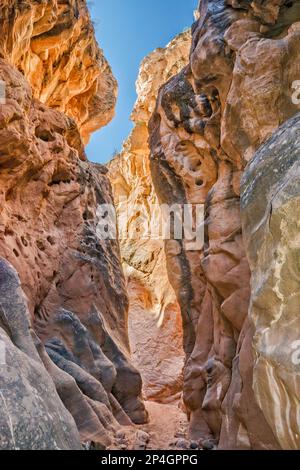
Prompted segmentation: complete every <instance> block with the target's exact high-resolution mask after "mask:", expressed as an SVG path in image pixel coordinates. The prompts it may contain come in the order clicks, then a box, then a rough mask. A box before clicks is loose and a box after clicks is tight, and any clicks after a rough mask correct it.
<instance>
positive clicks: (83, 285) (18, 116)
mask: <svg viewBox="0 0 300 470" xmlns="http://www.w3.org/2000/svg"><path fill="white" fill-rule="evenodd" d="M21 3H22V4H21ZM21 3H20V2H0V5H1V8H2V10H1V13H3V15H4V16H3V17H2V16H1V27H0V31H1V41H2V42H3V43H4V45H2V46H1V47H2V49H1V50H2V52H1V54H2V55H3V56H4V58H1V59H0V79H1V80H2V81H3V82H5V85H6V101H5V103H4V104H1V105H0V187H1V190H0V200H1V209H0V255H1V257H2V258H3V259H4V260H5V261H3V266H4V268H5V269H4V268H3V270H2V271H1V276H3V279H2V278H1V282H2V283H3V285H4V286H5V285H6V284H5V282H7V280H6V271H5V270H7V272H8V273H10V272H11V270H12V268H11V266H13V267H14V269H15V270H16V272H17V274H18V276H19V278H20V286H19V284H18V281H17V280H16V278H17V274H16V272H15V271H13V273H14V274H13V276H14V281H13V284H14V286H16V287H15V289H16V294H14V293H11V294H10V292H6V291H5V287H3V289H2V291H1V300H0V302H1V310H0V318H1V320H0V331H1V339H2V343H1V344H3V341H4V343H5V350H6V351H8V353H7V355H6V356H5V357H6V359H5V361H4V362H1V373H0V382H1V386H0V389H2V382H3V380H4V381H5V383H4V385H3V386H4V388H5V389H6V392H5V395H4V398H3V400H4V401H5V403H4V404H3V406H1V412H0V417H1V418H0V422H1V430H0V447H10V448H18V447H22V448H31V447H32V448H48V447H51V448H54V447H59V448H68V447H69V448H75V447H77V446H79V437H78V432H77V430H76V426H77V429H78V431H79V434H80V441H81V442H88V443H91V442H92V443H94V444H93V445H95V446H96V447H98V448H103V447H107V446H109V445H110V444H111V442H112V436H113V433H114V432H115V431H116V430H117V429H118V428H119V427H120V426H121V425H128V424H131V423H132V422H135V423H143V422H146V420H147V412H146V411H145V408H144V405H143V403H142V401H141V399H140V394H141V388H142V381H141V377H140V374H139V373H138V371H137V370H136V369H135V368H134V367H133V366H132V365H131V363H130V361H129V348H128V333H127V310H128V298H127V294H126V286H125V279H124V275H123V272H122V267H121V263H120V253H119V247H118V241H117V240H103V239H102V238H101V237H100V236H99V233H98V231H97V224H98V220H99V216H98V212H97V208H98V206H99V205H100V204H102V203H108V204H112V203H113V201H112V195H111V188H110V183H109V181H108V179H107V177H106V172H107V170H106V169H105V168H104V167H102V166H101V165H97V164H91V163H89V162H88V161H87V160H86V156H85V152H84V147H83V143H82V140H81V135H82V136H83V137H84V136H85V132H86V129H91V128H90V127H86V124H87V123H91V120H90V119H91V116H94V117H96V116H98V114H99V116H100V115H101V116H102V118H103V122H105V121H106V120H107V119H108V115H106V111H105V110H104V111H103V112H102V111H101V109H100V108H99V106H98V105H99V100H102V99H103V100H105V99H106V98H105V94H102V92H101V93H100V95H99V94H98V91H97V89H96V88H97V87H96V88H95V87H93V86H92V88H90V86H91V85H92V83H94V85H95V84H96V83H98V81H99V83H102V82H103V85H105V83H106V82H105V78H104V77H103V76H101V74H100V69H99V68H97V67H98V65H99V60H100V62H101V58H100V57H99V56H98V55H99V54H100V52H99V50H98V48H97V45H96V43H95V40H94V36H93V34H92V27H91V25H90V23H89V17H88V15H87V10H86V6H85V2H82V1H81V2H78V1H67V2H56V1H54V2H53V1H50V0H49V1H42V2H21ZM13 7H15V8H13ZM3 18H4V20H3ZM8 18H10V22H8ZM12 20H14V21H12ZM43 22H45V23H43ZM53 22H54V23H53ZM65 22H66V23H65ZM85 22H86V23H85ZM37 23H38V24H37ZM50 26H51V27H50ZM8 27H9V29H6V28H8ZM35 28H36V29H35ZM66 28H67V30H66ZM33 30H34V31H35V32H34V33H33ZM76 31H77V33H78V34H79V36H82V40H84V41H87V43H85V42H84V43H82V42H81V40H80V38H79V37H78V38H77V39H76V41H79V42H78V44H77V42H76V44H77V45H75V44H74V42H72V41H73V39H72V38H75V37H76V34H77V33H76ZM74 35H75V36H74ZM40 36H42V37H40ZM36 37H39V41H38V42H37V45H36V47H39V48H40V49H39V51H40V54H42V51H43V55H42V57H43V58H42V59H41V60H42V62H43V64H44V67H45V71H44V72H43V73H45V77H48V78H49V80H50V82H51V85H50V83H48V82H47V80H46V78H44V79H43V80H42V82H43V84H44V85H45V86H46V82H47V83H48V85H49V89H48V91H47V93H48V95H47V99H43V98H42V94H43V93H44V91H45V89H46V88H45V89H44V91H42V90H43V87H42V88H41V87H40V82H39V81H38V80H37V79H34V78H33V77H31V78H30V73H29V72H30V71H31V72H32V73H33V72H34V71H35V73H38V74H39V75H40V74H41V73H42V72H39V71H40V67H41V63H40V62H39V60H38V57H36V54H37V50H36V49H35V48H34V46H33V44H35V40H34V39H33V38H36ZM12 38H14V39H15V42H14V41H12ZM42 38H44V40H45V41H42ZM21 39H22V41H21ZM74 40H75V39H74ZM19 42H20V44H19ZM38 44H39V46H38ZM53 44H55V47H54V46H53V48H52V45H53ZM25 46H26V47H25ZM18 47H19V49H18ZM66 47H71V49H72V51H73V52H72V53H71V54H70V55H68V53H67V52H68V49H65V48H66ZM78 48H79V49H80V52H78V51H79V49H78ZM77 49H78V51H77V52H78V53H75V52H76V50H77ZM21 50H22V53H21ZM52 53H53V54H54V56H55V57H56V59H55V60H56V62H55V64H56V66H57V70H60V73H61V74H62V68H63V67H64V68H63V70H64V71H65V73H66V74H67V76H65V75H61V79H59V78H57V79H54V77H52V78H51V74H49V71H48V67H50V68H51V67H52V68H53V67H54V62H53V57H52V55H51V54H52ZM21 54H23V56H22V57H21ZM60 54H62V55H60ZM83 56H84V57H83ZM39 57H40V56H39ZM50 57H52V58H51V59H50ZM97 57H98V58H97ZM66 58H67V59H68V60H69V61H70V62H67V63H65V62H64V65H63V64H62V63H61V62H60V61H61V60H62V61H65V60H67V59H66ZM83 59H84V60H86V61H87V62H88V63H87V70H86V71H84V64H82V60H83ZM84 60H83V61H84ZM103 61H104V59H103ZM44 62H45V63H44ZM103 63H104V62H103ZM68 64H69V66H70V69H73V68H74V73H75V72H76V73H75V75H76V77H77V79H79V82H80V87H82V88H80V89H79V88H76V84H73V85H74V86H73V85H72V80H71V78H70V77H71V75H68V73H69V72H70V73H71V70H69V68H68ZM93 64H94V65H93ZM97 64H98V65H97ZM95 67H96V68H95ZM17 68H19V69H20V71H19V70H17ZM54 68H55V67H54ZM90 68H91V70H90ZM80 70H82V73H83V75H80ZM21 72H23V73H21ZM90 72H91V73H92V77H93V80H92V79H90V80H89V79H88V77H87V75H86V73H90ZM25 76H26V77H27V78H29V79H30V81H31V85H32V86H33V88H31V87H30V84H29V83H28V81H27V79H26V77H25ZM55 76H56V75H55ZM108 76H109V77H110V78H109V80H110V81H111V82H112V83H114V79H113V78H112V76H111V73H110V72H109V74H108ZM57 80H58V82H64V83H65V86H66V87H67V88H69V89H70V90H73V92H74V95H73V97H74V99H75V101H73V105H74V108H73V105H72V106H71V104H70V102H69V101H68V102H67V101H65V98H66V95H65V94H64V93H65V88H64V87H58V88H57V83H58V82H57ZM64 80H66V82H65V81H64ZM86 80H87V81H86ZM85 83H86V84H88V88H85ZM35 85H36V88H35ZM105 86H106V85H105ZM59 90H60V91H59ZM45 93H46V92H45ZM47 93H46V94H47ZM60 93H62V94H61V101H60V102H59V100H58V101H57V98H56V96H60ZM82 93H83V94H82ZM113 93H114V87H112V88H110V91H109V95H110V96H112V94H113ZM34 95H35V96H34ZM83 95H84V96H85V98H86V101H85V100H83V101H82V99H83ZM87 95H89V97H88V96H87ZM76 97H77V98H76ZM37 98H41V99H43V101H44V102H45V103H47V104H43V103H41V101H40V100H38V99H37ZM51 100H54V101H55V103H57V106H56V105H54V104H53V103H54V101H51ZM67 103H68V104H67ZM75 103H77V104H78V107H79V108H80V109H81V111H82V112H83V114H81V111H80V112H79V114H76V113H77V111H78V109H79V108H76V106H75ZM84 103H85V104H87V108H86V109H85V110H84V109H83V108H84V107H83V104H84ZM49 105H51V106H52V105H53V107H54V108H56V107H57V108H60V109H63V110H64V111H65V112H66V113H67V114H68V115H66V114H62V113H61V112H60V111H58V110H57V109H52V108H50V107H49ZM68 106H70V108H68ZM71 109H73V110H74V113H75V114H74V117H75V118H76V121H77V124H78V125H79V126H80V128H81V135H80V132H79V130H78V127H77V124H76V122H75V120H74V119H73V118H72V117H70V116H71V115H72V112H71V111H70V110H71ZM87 110H89V112H87ZM101 113H102V114H101ZM83 115H85V117H84V118H83ZM102 118H101V119H102ZM101 122H102V121H101V120H99V119H98V118H97V120H96V121H95V123H96V124H97V127H98V126H99V125H100V124H101ZM87 126H90V124H87ZM1 266H2V265H1ZM21 290H22V291H21ZM22 292H23V293H22ZM14 295H15V296H16V295H18V296H19V297H20V299H21V300H20V302H19V301H18V300H17V299H18V298H17V297H16V299H15V300H14V302H15V303H18V305H19V304H20V305H19V308H20V313H19V317H20V318H21V317H22V316H24V322H25V317H26V318H27V317H28V319H27V320H26V321H27V322H28V324H29V325H30V328H31V333H32V337H33V338H34V344H35V346H33V342H32V339H31V335H30V334H29V332H28V325H25V324H24V325H25V326H24V327H23V328H22V329H21V330H19V329H18V321H19V320H18V319H15V317H14V315H16V311H15V309H14V303H12V305H11V307H10V308H9V309H6V307H5V306H6V304H8V303H9V301H10V298H13V297H14ZM24 296H25V297H24ZM24 299H26V300H24ZM21 303H22V305H21ZM26 304H27V305H26ZM3 305H4V307H5V308H4V307H3ZM7 308H8V307H7ZM27 313H28V314H27ZM26 332H27V333H26ZM25 333H26V334H25ZM17 349H19V351H18V350H17ZM36 351H38V353H39V354H37V352H36ZM13 355H15V357H16V358H20V359H18V362H19V364H18V363H17V364H16V365H15V369H12V372H11V376H12V377H13V378H10V376H8V374H9V372H6V371H7V369H9V368H10V367H11V360H12V356H13ZM28 356H29V357H28ZM39 357H40V359H39ZM26 361H27V363H26ZM42 363H43V365H44V366H42ZM2 369H3V371H4V373H2ZM50 376H51V377H52V381H53V382H51V378H50ZM39 377H40V380H39ZM6 379H7V380H6ZM10 380H15V384H14V383H13V382H10ZM35 380H37V382H38V385H37V386H36V387H37V388H36V389H34V388H33V383H34V381H35ZM53 383H54V385H55V387H54V385H53ZM24 384H26V386H25V385H24ZM15 385H18V386H19V385H20V389H19V391H17V390H14V387H15ZM55 388H56V391H55ZM22 390H24V393H23V391H22ZM45 394H47V398H45ZM7 395H8V396H11V397H14V399H15V402H14V404H13V407H12V402H11V399H10V398H9V399H7ZM58 395H59V397H60V399H59V398H58ZM60 400H61V401H60ZM23 401H26V407H24V411H23V412H19V409H20V407H21V406H22V403H23ZM56 402H57V405H56V407H55V403H56ZM63 404H64V406H65V408H64V406H63ZM67 410H69V412H70V413H71V415H72V416H73V418H74V420H73V419H72V417H71V416H70V415H69V414H68V412H67ZM26 419H28V426H29V428H27V421H26ZM38 420H41V425H40V427H38V423H37V422H38ZM74 421H75V423H76V426H75V424H74ZM24 427H25V429H31V427H32V429H33V428H34V427H37V431H36V433H34V432H33V433H32V440H31V439H30V435H29V434H26V436H24V435H23V433H24V431H22V429H21V428H24ZM19 429H21V431H20V433H19V431H18V430H19ZM51 429H52V431H51ZM9 433H10V434H11V435H10V434H9ZM39 433H40V434H39ZM50 435H51V436H52V437H51V436H50ZM14 436H15V437H14ZM39 436H40V437H39ZM14 439H15V440H14Z"/></svg>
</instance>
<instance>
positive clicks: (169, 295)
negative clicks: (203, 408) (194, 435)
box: [108, 31, 191, 402]
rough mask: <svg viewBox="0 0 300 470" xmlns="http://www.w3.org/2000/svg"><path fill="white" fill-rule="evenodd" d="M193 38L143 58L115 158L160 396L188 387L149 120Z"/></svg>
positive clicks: (132, 285)
mask: <svg viewBox="0 0 300 470" xmlns="http://www.w3.org/2000/svg"><path fill="white" fill-rule="evenodd" d="M190 46H191V33H190V31H186V32H184V33H181V34H180V35H178V36H177V37H176V38H175V39H173V41H171V42H170V44H168V45H167V46H166V48H160V49H157V50H155V51H154V52H152V53H151V54H150V55H149V56H148V57H146V58H145V59H144V60H143V62H142V63H141V67H140V72H139V76H138V79H137V83H136V86H137V94H138V98H137V102H136V104H135V107H134V110H133V112H132V116H131V119H132V121H133V122H134V129H133V130H132V132H131V135H130V136H129V137H128V139H127V140H126V142H125V143H124V147H123V151H122V152H121V154H120V155H118V156H116V157H115V158H114V160H112V161H111V162H110V164H109V165H108V167H109V173H108V176H109V178H110V180H111V183H112V189H113V194H114V200H115V204H116V210H117V217H118V227H119V236H120V249H121V256H122V262H123V267H124V272H125V276H126V278H127V288H128V295H129V315H128V321H129V336H130V343H131V352H132V357H133V361H134V363H135V365H136V367H137V368H138V369H139V370H140V371H141V374H142V378H143V386H144V387H143V392H144V395H145V397H146V398H147V399H152V400H156V401H160V402H168V401H172V400H174V399H176V398H179V396H180V394H181V391H182V368H183V362H184V353H183V349H182V325H181V316H180V309H179V305H178V302H177V300H176V296H175V293H174V290H173V288H172V287H171V285H170V283H169V280H168V275H167V270H166V260H165V252H164V245H163V240H162V238H161V236H160V234H159V225H160V222H161V211H160V207H159V202H158V199H157V196H156V193H155V190H154V186H153V183H152V180H151V173H150V164H149V163H150V162H149V154H150V149H149V146H148V138H149V134H148V122H149V119H150V117H151V114H152V113H153V111H154V109H155V103H156V97H157V94H158V90H159V88H160V87H161V86H162V85H163V84H164V83H165V82H166V81H167V80H169V79H170V78H171V77H172V76H174V75H175V74H177V73H178V72H179V71H180V70H181V69H182V68H183V67H184V66H186V65H187V63H188V57H189V51H190ZM126 214H128V217H126ZM151 229H152V234H151V233H150V230H151ZM154 229H156V230H154ZM154 233H157V236H156V237H155V236H154Z"/></svg>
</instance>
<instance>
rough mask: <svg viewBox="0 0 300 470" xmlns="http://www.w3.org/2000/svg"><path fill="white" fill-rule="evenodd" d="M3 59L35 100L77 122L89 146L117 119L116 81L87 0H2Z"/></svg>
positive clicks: (0, 52)
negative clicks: (19, 75) (92, 136)
mask: <svg viewBox="0 0 300 470" xmlns="http://www.w3.org/2000/svg"><path fill="white" fill-rule="evenodd" d="M0 33H1V37H0V57H5V58H6V59H7V60H9V62H10V63H11V64H12V65H13V66H14V67H15V68H16V69H18V70H19V71H21V72H22V73H23V74H24V75H25V77H26V78H27V80H28V81H29V83H30V85H31V86H32V90H33V96H34V98H37V99H39V100H40V101H41V102H42V103H44V104H47V105H48V106H49V107H51V108H54V109H57V110H60V111H62V112H64V113H65V114H67V115H68V116H70V117H72V118H74V119H75V121H76V123H77V125H78V127H79V129H80V133H81V136H82V138H83V141H84V143H87V141H88V139H89V136H90V133H91V132H93V131H95V130H96V129H99V128H100V127H102V126H104V125H105V124H107V123H108V122H109V121H110V120H111V118H112V117H113V115H114V108H115V102H116V91H117V83H116V80H115V79H114V77H113V74H112V72H111V69H110V66H109V64H108V62H107V60H106V59H105V57H104V55H103V52H102V50H101V49H99V46H98V44H97V42H96V40H95V36H94V28H93V25H92V22H91V19H90V16H89V12H88V9H87V6H86V2H85V1H82V0H65V1H62V2H61V1H58V0H40V1H36V2H33V1H31V0H22V2H17V1H15V0H1V2H0Z"/></svg>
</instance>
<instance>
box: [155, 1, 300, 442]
mask: <svg viewBox="0 0 300 470" xmlns="http://www.w3.org/2000/svg"><path fill="white" fill-rule="evenodd" d="M299 20H300V4H299V2H285V1H276V0H274V1H263V2H261V1H257V2H256V1H254V2H250V1H249V2H248V1H232V2H225V1H223V0H218V1H209V0H207V1H202V2H200V6H199V19H198V20H197V22H196V23H195V24H194V26H193V28H192V32H193V42H192V49H191V56H190V64H189V65H188V66H187V67H186V68H184V69H183V70H182V71H181V72H180V73H179V74H178V75H177V76H175V77H173V78H171V79H170V80H169V81H168V82H167V83H166V84H165V85H164V86H163V87H162V88H161V90H160V92H159V96H158V100H157V105H156V110H155V112H154V114H153V117H152V119H151V122H150V126H149V129H150V146H151V163H150V165H151V172H152V179H153V183H154V186H155V190H156V193H157V195H158V198H159V200H160V202H162V203H167V204H174V203H177V204H185V203H192V204H204V206H205V216H204V223H205V242H204V247H203V249H202V250H198V251H191V250H190V249H189V245H188V240H185V239H184V240H176V239H175V237H174V236H173V237H172V239H171V240H169V241H166V243H165V253H166V259H167V269H168V273H169V279H170V282H171V284H172V286H173V288H174V290H175V292H176V295H177V299H178V301H179V304H180V307H181V313H182V319H183V328H184V347H185V352H186V365H185V371H184V401H185V404H186V406H187V409H188V414H189V418H190V431H191V435H192V436H193V437H194V438H200V439H203V438H206V439H207V438H209V439H213V440H217V441H218V442H219V447H220V448H242V449H249V448H255V449H271V448H278V447H279V446H281V447H284V448H285V447H286V448H297V447H299V442H298V441H297V439H298V438H297V435H296V433H297V431H296V427H295V426H294V424H293V423H294V421H293V423H291V424H290V426H289V430H287V428H284V430H282V433H281V436H279V432H278V431H276V430H275V428H276V419H277V418H276V416H277V413H279V411H278V410H279V409H280V408H281V407H284V406H286V407H287V408H288V409H291V410H293V411H292V412H291V413H293V420H295V419H296V418H295V416H296V414H295V413H296V411H295V410H296V408H295V406H294V405H293V404H294V402H295V400H296V401H297V398H296V397H297V393H296V388H295V385H294V383H293V379H291V378H290V379H289V378H288V377H287V376H286V377H285V379H279V378H278V379H276V377H273V379H271V378H270V379H269V381H267V383H265V381H264V380H263V379H262V377H263V376H262V370H265V369H264V368H263V365H262V362H263V359H261V360H259V361H258V365H257V367H256V369H255V372H254V377H253V353H254V356H256V354H259V353H260V352H259V351H260V349H259V348H260V346H258V344H257V341H255V344H254V351H253V349H252V339H253V334H254V333H255V331H256V328H257V327H258V326H257V321H256V322H253V321H252V318H251V317H250V318H248V316H247V312H248V306H249V296H250V269H249V264H248V260H247V257H246V252H245V247H244V242H243V236H242V225H241V215H240V178H241V175H242V172H243V170H244V168H245V166H246V164H247V162H248V161H250V160H251V158H252V157H253V154H254V153H255V151H256V150H257V149H258V148H259V147H260V146H261V144H263V143H264V142H265V141H266V140H267V138H268V137H270V135H272V133H273V132H274V131H275V130H276V129H277V128H278V126H279V125H280V124H282V123H283V122H284V121H286V120H287V119H289V118H290V117H291V116H293V115H294V114H295V113H296V112H297V111H298V108H297V105H295V104H293V102H292V99H291V97H292V93H293V91H292V85H293V82H294V81H295V80H298V79H299V77H300V61H299V54H298V50H299V39H300V23H299V22H298V21H299ZM253 165H255V162H254V164H253ZM252 168H253V170H252V171H253V174H254V173H255V166H253V167H252ZM278 184H279V181H278ZM257 187H258V188H259V187H260V186H259V185H258V186H257ZM248 191H249V192H250V193H251V184H250V183H249V189H248ZM257 191H258V192H259V189H257ZM264 203H265V201H261V204H264ZM254 210H255V209H254ZM248 228H249V230H254V225H253V226H251V223H250V221H249V220H248V221H247V228H246V229H245V230H246V231H247V230H248ZM249 236H250V234H249ZM248 243H250V242H248ZM261 243H263V241H261ZM271 249H272V248H271V247H270V250H271ZM249 250H250V254H251V256H254V252H255V250H256V247H255V246H254V245H251V243H250V248H249ZM252 251H253V254H252ZM258 263H259V259H258ZM264 266H265V267H267V264H265V265H264ZM252 269H254V270H255V269H256V268H255V267H254V265H253V263H252ZM257 269H258V270H259V268H257ZM252 295H254V294H252ZM260 306H261V309H263V304H262V303H260ZM253 308H255V307H253ZM273 308H275V307H273ZM257 315H259V314H257ZM253 316H254V314H253V315H252V317H253ZM285 321H286V320H285V319H284V320H283V322H285ZM298 331H299V329H298ZM258 337H260V334H258ZM264 340H265V347H266V348H267V349H268V341H270V343H269V347H270V348H271V349H272V346H271V345H272V344H274V343H273V342H272V340H271V339H270V340H269V336H268V334H267V335H265V336H264ZM268 351H269V349H268ZM268 367H269V369H268V372H270V367H271V365H270V364H269V363H267V364H266V365H265V368H268ZM285 371H286V368H285V367H283V373H285ZM259 374H260V375H259ZM258 379H259V382H260V383H259V384H258ZM280 380H284V381H285V383H288V382H289V381H290V382H291V383H289V385H286V387H289V392H288V393H286V394H285V393H284V392H283V394H282V395H280V394H276V396H275V395H273V396H272V397H271V391H270V390H271V383H272V384H273V383H274V384H276V387H277V388H278V389H279V388H280ZM268 382H269V383H268ZM274 386H275V385H274ZM264 390H266V394H264ZM268 390H269V392H270V394H269V395H268V393H269V392H268ZM298 395H299V389H298ZM268 400H270V401H273V405H269V407H268V408H267V409H265V406H267V405H266V402H267V401H268ZM280 419H281V420H283V421H284V418H283V417H282V418H280ZM286 419H287V418H286ZM291 419H292V418H291ZM285 425H286V423H285Z"/></svg>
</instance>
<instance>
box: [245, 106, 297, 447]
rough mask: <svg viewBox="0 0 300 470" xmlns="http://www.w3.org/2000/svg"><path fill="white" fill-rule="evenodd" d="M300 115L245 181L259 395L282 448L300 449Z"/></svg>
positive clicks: (263, 151)
mask: <svg viewBox="0 0 300 470" xmlns="http://www.w3.org/2000/svg"><path fill="white" fill-rule="evenodd" d="M299 156H300V115H299V114H298V115H297V116H296V117H294V118H292V119H290V120H289V121H287V123H285V124H284V125H283V126H282V127H281V128H280V129H279V130H278V131H277V132H276V133H275V134H273V136H272V137H271V139H270V140H268V141H267V142H266V144H264V145H263V146H262V147H261V148H260V149H259V151H258V152H257V153H256V155H255V156H254V157H253V159H252V160H251V162H250V164H249V166H248V168H247V169H246V171H245V173H244V175H243V181H242V197H241V210H242V220H243V232H244V240H245V245H246V250H247V255H248V259H249V262H250V267H251V273H252V279H251V286H252V289H251V303H250V316H251V320H252V321H253V324H254V328H255V335H254V348H255V361H254V375H253V389H254V393H255V398H256V400H257V402H258V403H259V406H260V408H261V409H262V410H263V412H264V415H265V416H266V419H267V421H268V423H269V424H270V426H271V428H272V430H273V432H274V435H275V436H276V437H277V440H278V442H279V443H280V445H281V447H283V448H287V449H299V448H300V437H299V422H298V418H297V417H298V416H299V407H300V401H299V398H300V359H299V358H300V318H299V289H300V284H299V210H300V203H299V198H300V192H299V178H300V164H299Z"/></svg>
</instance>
